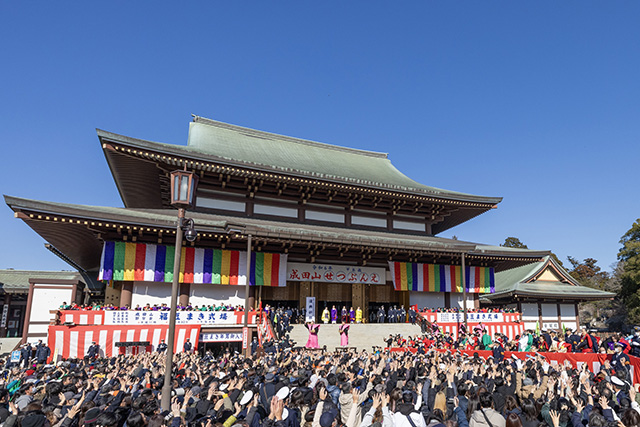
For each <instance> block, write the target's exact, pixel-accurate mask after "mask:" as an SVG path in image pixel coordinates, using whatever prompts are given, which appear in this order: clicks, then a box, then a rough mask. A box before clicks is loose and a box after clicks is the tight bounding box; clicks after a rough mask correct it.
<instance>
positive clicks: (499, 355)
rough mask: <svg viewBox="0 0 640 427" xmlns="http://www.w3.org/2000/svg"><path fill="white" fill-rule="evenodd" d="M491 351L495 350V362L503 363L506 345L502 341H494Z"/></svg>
mask: <svg viewBox="0 0 640 427" xmlns="http://www.w3.org/2000/svg"><path fill="white" fill-rule="evenodd" d="M491 351H492V352H493V361H494V362H495V363H502V361H503V360H504V347H503V346H502V343H501V342H500V341H494V343H493V348H492V349H491Z"/></svg>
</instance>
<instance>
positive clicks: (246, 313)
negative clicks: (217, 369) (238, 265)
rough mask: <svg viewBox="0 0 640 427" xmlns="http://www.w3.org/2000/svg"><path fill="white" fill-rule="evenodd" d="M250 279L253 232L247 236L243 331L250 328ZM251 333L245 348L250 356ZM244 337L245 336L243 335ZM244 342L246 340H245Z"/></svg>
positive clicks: (248, 334) (248, 335) (245, 353)
mask: <svg viewBox="0 0 640 427" xmlns="http://www.w3.org/2000/svg"><path fill="white" fill-rule="evenodd" d="M249 279H251V234H249V235H248V236H247V281H246V282H245V284H244V325H243V326H244V328H243V331H248V330H249V310H250V307H249V290H250V288H249V285H250V284H249ZM257 320H258V319H257V317H256V321H257ZM250 336H251V334H250V333H248V332H247V341H246V342H247V348H245V349H243V350H244V355H245V357H249V356H250V355H251V340H250V339H249V337H250ZM243 338H244V337H243ZM243 344H244V340H243Z"/></svg>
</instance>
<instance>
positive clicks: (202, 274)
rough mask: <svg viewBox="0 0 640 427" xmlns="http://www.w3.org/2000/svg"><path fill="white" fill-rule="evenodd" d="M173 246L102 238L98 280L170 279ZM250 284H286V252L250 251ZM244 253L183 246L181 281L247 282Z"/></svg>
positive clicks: (166, 280) (170, 280)
mask: <svg viewBox="0 0 640 427" xmlns="http://www.w3.org/2000/svg"><path fill="white" fill-rule="evenodd" d="M174 255H175V246H165V245H151V244H145V243H131V242H105V243H104V247H103V249H102V258H101V259H100V274H99V276H98V280H104V281H110V280H131V281H143V282H172V281H173V274H174V271H173V261H174ZM251 255H252V256H251V270H250V271H251V280H250V281H249V284H250V285H251V286H280V287H283V286H286V284H287V282H286V279H287V255H286V254H271V253H263V252H254V253H252V254H251ZM246 271H247V253H246V252H244V251H242V252H241V251H229V250H223V249H208V248H206V249H205V248H192V247H183V248H182V257H181V262H180V271H179V274H180V276H179V281H180V282H181V283H210V284H214V285H244V284H246Z"/></svg>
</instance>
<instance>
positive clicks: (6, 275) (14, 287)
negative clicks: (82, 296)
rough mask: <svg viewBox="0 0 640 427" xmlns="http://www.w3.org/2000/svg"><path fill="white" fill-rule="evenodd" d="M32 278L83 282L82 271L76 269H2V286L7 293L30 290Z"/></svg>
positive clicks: (0, 275)
mask: <svg viewBox="0 0 640 427" xmlns="http://www.w3.org/2000/svg"><path fill="white" fill-rule="evenodd" d="M32 279H37V280H45V281H46V280H72V281H79V282H82V277H81V276H80V273H78V272H76V271H38V270H13V269H6V270H0V286H1V289H2V290H4V292H6V293H27V292H29V281H30V280H32Z"/></svg>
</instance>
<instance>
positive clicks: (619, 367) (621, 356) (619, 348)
mask: <svg viewBox="0 0 640 427" xmlns="http://www.w3.org/2000/svg"><path fill="white" fill-rule="evenodd" d="M623 350H624V344H622V343H621V342H617V343H616V344H615V350H614V351H615V353H614V354H613V356H612V357H611V367H612V368H613V369H614V370H615V371H616V375H619V376H624V378H625V379H629V363H630V359H629V356H627V355H626V354H625V353H624V351H623Z"/></svg>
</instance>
